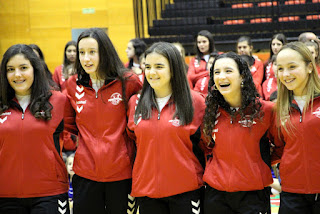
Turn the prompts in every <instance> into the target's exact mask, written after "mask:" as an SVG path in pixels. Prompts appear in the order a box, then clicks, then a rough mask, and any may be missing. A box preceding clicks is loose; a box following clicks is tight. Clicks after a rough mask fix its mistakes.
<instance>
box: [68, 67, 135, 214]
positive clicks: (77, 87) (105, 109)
mask: <svg viewBox="0 0 320 214" xmlns="http://www.w3.org/2000/svg"><path fill="white" fill-rule="evenodd" d="M76 78H77V77H76V76H72V77H70V78H69V79H68V81H67V87H66V89H67V96H68V98H69V101H70V102H69V105H67V106H66V110H65V129H66V130H67V131H69V132H72V133H73V134H78V139H79V146H78V148H77V151H76V154H75V158H74V166H73V170H74V172H75V175H74V176H73V182H72V185H73V191H74V194H73V198H74V211H75V213H105V212H106V211H105V209H107V212H111V213H126V212H127V208H128V209H131V208H132V207H128V199H130V200H133V198H132V197H131V196H130V195H128V194H129V193H130V191H131V171H132V155H133V143H132V142H131V141H129V139H128V137H127V135H126V131H125V128H126V125H127V118H126V115H127V112H126V108H125V105H124V103H123V94H122V83H121V81H120V80H111V81H109V82H107V81H106V83H105V85H103V86H102V87H101V88H100V89H99V90H98V92H96V91H95V90H94V89H93V88H92V87H91V80H90V81H88V82H87V83H85V82H84V81H83V82H84V83H83V84H80V83H79V82H78V84H77V80H76ZM126 78H127V80H126V82H125V84H126V97H127V100H129V98H130V97H131V96H132V95H133V94H135V93H137V92H138V91H139V90H140V89H141V83H140V81H139V79H138V77H137V75H135V74H132V73H127V74H126ZM102 196H104V197H102ZM103 198H104V199H103ZM105 206H106V208H105ZM119 207H120V208H121V210H120V209H119Z"/></svg>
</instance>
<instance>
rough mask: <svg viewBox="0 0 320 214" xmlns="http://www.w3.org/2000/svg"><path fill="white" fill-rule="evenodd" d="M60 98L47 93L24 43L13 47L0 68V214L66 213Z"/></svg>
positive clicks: (42, 74)
mask: <svg viewBox="0 0 320 214" xmlns="http://www.w3.org/2000/svg"><path fill="white" fill-rule="evenodd" d="M65 103H66V97H65V96H64V95H63V94H61V93H60V92H57V91H51V90H50V85H49V82H48V80H47V78H46V76H45V71H44V67H43V65H42V64H41V61H40V60H39V58H38V56H37V55H36V54H35V52H34V51H33V50H32V48H31V47H29V46H27V45H22V44H18V45H13V46H11V47H10V48H9V49H8V50H7V51H6V52H5V54H4V55H3V59H2V62H1V70H0V163H1V166H0V213H9V214H10V213H23V214H29V213H30V214H31V213H44V214H53V213H56V214H58V213H69V206H68V194H67V192H68V177H67V171H66V167H65V164H64V162H63V160H62V157H61V155H60V154H61V149H62V145H61V144H60V143H59V135H60V133H61V132H62V130H63V112H64V106H65Z"/></svg>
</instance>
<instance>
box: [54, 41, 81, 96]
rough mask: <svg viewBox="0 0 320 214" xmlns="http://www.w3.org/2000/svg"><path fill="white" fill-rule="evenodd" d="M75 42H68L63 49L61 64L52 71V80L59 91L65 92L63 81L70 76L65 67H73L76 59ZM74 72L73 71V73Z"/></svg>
mask: <svg viewBox="0 0 320 214" xmlns="http://www.w3.org/2000/svg"><path fill="white" fill-rule="evenodd" d="M76 45H77V44H76V42H75V41H69V42H68V43H67V44H66V45H65V47H64V55H63V64H62V65H59V66H57V67H56V68H55V69H54V73H53V80H54V81H55V82H56V83H57V85H58V86H59V88H60V90H61V91H64V90H65V81H66V80H67V79H68V78H69V77H70V76H72V75H74V74H75V73H72V75H70V74H69V72H68V70H67V67H68V65H73V64H74V62H75V60H76V57H77V52H76ZM74 72H75V71H74Z"/></svg>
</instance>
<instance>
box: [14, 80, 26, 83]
mask: <svg viewBox="0 0 320 214" xmlns="http://www.w3.org/2000/svg"><path fill="white" fill-rule="evenodd" d="M25 81H26V80H15V81H13V82H14V83H15V84H22V83H24V82H25Z"/></svg>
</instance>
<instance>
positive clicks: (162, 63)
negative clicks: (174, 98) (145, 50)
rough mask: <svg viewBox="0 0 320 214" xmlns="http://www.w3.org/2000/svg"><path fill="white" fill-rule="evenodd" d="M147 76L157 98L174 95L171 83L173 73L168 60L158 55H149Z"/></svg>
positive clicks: (146, 68)
mask: <svg viewBox="0 0 320 214" xmlns="http://www.w3.org/2000/svg"><path fill="white" fill-rule="evenodd" d="M145 75H146V78H147V81H148V83H149V84H150V86H151V87H152V88H153V90H154V92H155V95H156V97H158V98H160V97H166V96H168V95H169V94H171V93H172V88H171V83H170V80H171V71H170V64H169V61H168V59H167V58H165V57H164V56H162V55H160V54H158V53H150V54H148V55H147V57H146V65H145Z"/></svg>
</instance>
